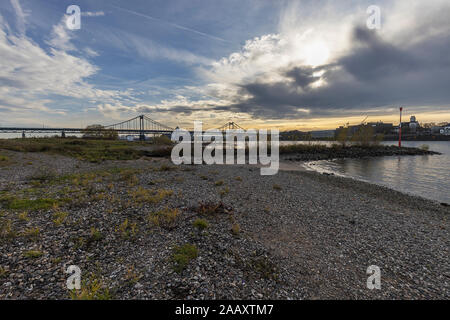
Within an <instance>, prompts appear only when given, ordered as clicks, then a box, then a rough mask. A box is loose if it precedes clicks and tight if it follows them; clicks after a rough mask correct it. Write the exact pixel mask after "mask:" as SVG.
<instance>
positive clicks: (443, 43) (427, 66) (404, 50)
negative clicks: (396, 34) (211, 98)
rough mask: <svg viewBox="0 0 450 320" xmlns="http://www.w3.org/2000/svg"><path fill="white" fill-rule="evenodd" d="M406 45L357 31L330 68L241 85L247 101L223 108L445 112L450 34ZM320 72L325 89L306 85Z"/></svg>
mask: <svg viewBox="0 0 450 320" xmlns="http://www.w3.org/2000/svg"><path fill="white" fill-rule="evenodd" d="M413 36H414V35H412V37H413ZM411 40H414V38H411ZM411 43H413V44H411V45H403V46H400V45H396V44H394V43H389V42H387V41H385V40H383V39H381V38H380V37H379V36H378V35H377V33H376V32H375V31H371V30H368V29H366V28H360V27H357V28H355V29H354V32H353V38H352V46H351V50H350V51H349V53H348V54H347V55H345V56H343V57H341V58H340V59H339V60H338V61H336V62H335V63H333V64H332V65H327V66H321V67H318V68H308V67H301V66H293V67H291V68H290V69H289V70H282V71H280V74H282V75H284V76H286V77H288V78H289V79H292V80H293V81H290V82H289V81H285V82H277V83H267V82H260V81H254V82H251V83H246V84H241V85H240V88H241V93H242V95H241V96H244V94H245V95H250V96H251V98H250V99H247V100H243V99H242V100H238V101H236V103H234V104H233V105H231V106H226V108H229V109H231V110H232V111H236V112H246V113H250V114H252V115H253V116H255V117H260V118H279V119H282V118H290V117H316V116H325V115H334V116H336V115H339V114H360V113H361V112H362V113H364V111H365V110H367V109H368V108H370V109H372V110H373V109H379V110H380V111H382V110H386V108H387V107H392V106H398V105H407V106H436V107H447V108H448V107H449V105H450V34H448V33H442V32H441V33H437V34H435V35H434V36H428V37H424V38H423V39H421V40H418V41H414V42H413V41H411ZM320 70H323V71H324V73H323V75H322V76H321V78H322V79H323V80H324V81H325V82H326V85H323V86H320V87H314V86H311V84H312V83H313V82H315V81H316V80H318V79H319V77H317V76H314V73H315V72H317V71H320ZM299 108H301V109H309V110H310V113H309V114H305V113H304V112H301V111H299ZM217 109H219V110H222V109H224V108H223V107H218V108H217Z"/></svg>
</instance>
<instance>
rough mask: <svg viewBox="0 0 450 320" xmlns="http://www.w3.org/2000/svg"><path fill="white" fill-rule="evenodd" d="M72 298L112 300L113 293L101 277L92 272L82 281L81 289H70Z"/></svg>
mask: <svg viewBox="0 0 450 320" xmlns="http://www.w3.org/2000/svg"><path fill="white" fill-rule="evenodd" d="M70 298H71V299H72V300H110V299H112V294H111V293H110V291H109V288H107V287H106V286H105V285H104V283H103V281H102V280H101V279H100V277H98V276H95V275H93V274H91V276H90V277H89V279H88V280H83V281H82V282H81V289H79V290H76V289H73V290H72V291H70Z"/></svg>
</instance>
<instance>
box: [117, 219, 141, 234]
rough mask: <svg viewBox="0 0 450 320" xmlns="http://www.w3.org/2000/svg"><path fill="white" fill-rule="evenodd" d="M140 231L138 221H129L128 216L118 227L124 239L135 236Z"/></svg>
mask: <svg viewBox="0 0 450 320" xmlns="http://www.w3.org/2000/svg"><path fill="white" fill-rule="evenodd" d="M137 231H138V228H137V225H136V222H133V223H131V222H129V221H128V218H126V219H125V220H124V221H123V222H122V223H121V224H120V225H119V226H117V227H116V232H119V233H120V235H121V237H122V238H123V239H128V238H130V237H134V236H135V235H136V233H137Z"/></svg>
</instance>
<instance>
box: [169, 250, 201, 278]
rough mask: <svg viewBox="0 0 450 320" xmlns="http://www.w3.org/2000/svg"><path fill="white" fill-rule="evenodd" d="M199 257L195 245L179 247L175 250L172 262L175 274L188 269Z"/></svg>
mask: <svg viewBox="0 0 450 320" xmlns="http://www.w3.org/2000/svg"><path fill="white" fill-rule="evenodd" d="M197 257H198V249H197V247H196V246H195V245H193V244H189V243H187V244H185V245H183V246H177V247H175V248H174V249H173V254H172V261H173V263H174V266H173V269H174V271H175V272H178V273H181V271H183V270H184V268H186V266H187V265H188V263H189V262H190V261H191V260H193V259H195V258H197Z"/></svg>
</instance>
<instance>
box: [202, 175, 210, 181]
mask: <svg viewBox="0 0 450 320" xmlns="http://www.w3.org/2000/svg"><path fill="white" fill-rule="evenodd" d="M200 179H202V180H208V179H209V178H208V176H205V175H201V176H200Z"/></svg>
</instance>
